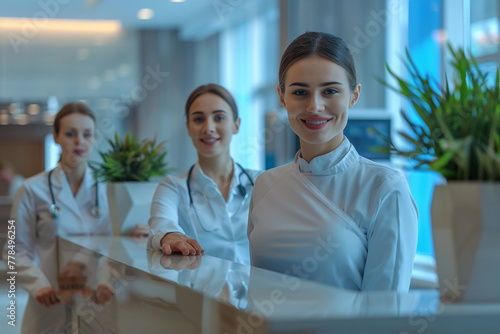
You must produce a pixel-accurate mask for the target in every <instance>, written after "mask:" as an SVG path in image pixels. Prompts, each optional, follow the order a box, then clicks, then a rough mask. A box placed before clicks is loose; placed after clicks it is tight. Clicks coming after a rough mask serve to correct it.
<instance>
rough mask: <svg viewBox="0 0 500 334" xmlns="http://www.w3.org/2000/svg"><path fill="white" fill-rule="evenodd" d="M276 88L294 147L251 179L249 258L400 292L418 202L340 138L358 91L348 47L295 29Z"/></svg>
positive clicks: (392, 173)
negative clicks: (288, 156) (282, 161)
mask: <svg viewBox="0 0 500 334" xmlns="http://www.w3.org/2000/svg"><path fill="white" fill-rule="evenodd" d="M277 88H278V94H279V98H280V102H281V105H282V106H283V107H284V108H285V109H286V110H287V112H288V121H289V123H290V126H291V128H292V130H293V131H294V132H295V133H296V134H297V135H298V136H299V139H300V150H299V152H297V154H296V156H295V161H294V162H292V163H290V164H287V165H285V166H281V167H277V168H275V169H272V170H269V171H266V172H264V173H263V174H261V175H260V176H259V178H258V179H257V181H256V182H255V189H254V192H253V194H252V201H251V204H250V214H249V221H248V237H249V240H250V253H251V259H252V265H254V266H257V267H261V268H265V269H269V270H274V271H278V272H281V273H284V274H288V275H292V276H298V277H300V278H305V279H311V280H315V281H318V282H322V283H326V284H330V285H333V286H336V287H339V288H346V289H352V290H362V291H366V290H393V291H407V290H408V288H409V285H410V279H411V271H412V267H413V260H414V256H415V251H416V246H417V208H416V206H415V202H414V201H413V198H412V196H411V194H410V190H409V187H408V183H407V182H406V179H405V177H404V176H403V174H402V173H400V172H398V171H397V170H394V169H392V168H390V167H388V166H385V165H381V164H378V163H375V162H372V161H370V160H368V159H365V158H363V157H361V156H359V155H358V153H357V152H356V149H355V148H354V147H353V146H352V145H351V144H350V143H349V140H348V138H346V137H345V136H344V133H343V130H344V128H345V126H346V124H347V118H348V110H349V109H350V108H351V107H353V106H354V105H355V104H356V102H357V101H358V99H359V96H360V94H361V85H360V84H359V83H357V81H356V70H355V66H354V60H353V58H352V55H351V52H350V51H349V48H348V47H347V44H346V43H345V42H344V41H343V40H342V39H340V38H339V37H337V36H333V35H330V34H327V33H317V32H308V33H305V34H303V35H301V36H299V37H298V38H296V39H295V40H294V41H293V42H292V43H291V44H290V45H289V46H288V47H287V49H286V50H285V52H284V54H283V56H282V58H281V63H280V69H279V85H278V87H277ZM283 279H284V280H289V279H290V278H286V276H283ZM293 279H295V278H293V277H292V281H293Z"/></svg>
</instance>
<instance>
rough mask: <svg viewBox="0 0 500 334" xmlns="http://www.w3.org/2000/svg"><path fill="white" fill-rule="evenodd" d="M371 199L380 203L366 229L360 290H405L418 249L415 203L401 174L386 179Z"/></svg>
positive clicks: (408, 283)
mask: <svg viewBox="0 0 500 334" xmlns="http://www.w3.org/2000/svg"><path fill="white" fill-rule="evenodd" d="M376 195H379V196H376ZM374 198H377V200H378V201H380V202H379V205H378V210H377V212H376V216H375V218H374V221H373V224H372V225H371V226H370V228H369V229H368V231H367V232H368V254H367V258H366V264H365V270H364V275H363V283H362V288H361V290H363V291H366V290H393V291H408V289H409V287H410V281H411V273H412V269H413V261H414V259H415V253H416V249H417V239H418V234H417V233H418V232H417V227H418V212H417V206H416V204H415V202H414V200H413V197H412V196H411V193H410V189H409V187H408V183H407V182H406V179H405V178H404V177H403V176H402V175H400V174H398V175H397V177H390V178H389V179H388V180H386V182H384V184H383V185H382V186H381V190H380V192H379V193H378V194H374Z"/></svg>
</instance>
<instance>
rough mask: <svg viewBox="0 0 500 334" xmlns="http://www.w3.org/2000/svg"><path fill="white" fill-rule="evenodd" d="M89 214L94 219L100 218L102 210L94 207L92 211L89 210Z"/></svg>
mask: <svg viewBox="0 0 500 334" xmlns="http://www.w3.org/2000/svg"><path fill="white" fill-rule="evenodd" d="M90 214H91V215H92V216H94V218H99V217H100V216H102V210H101V209H100V208H99V207H98V206H94V207H93V208H92V209H90Z"/></svg>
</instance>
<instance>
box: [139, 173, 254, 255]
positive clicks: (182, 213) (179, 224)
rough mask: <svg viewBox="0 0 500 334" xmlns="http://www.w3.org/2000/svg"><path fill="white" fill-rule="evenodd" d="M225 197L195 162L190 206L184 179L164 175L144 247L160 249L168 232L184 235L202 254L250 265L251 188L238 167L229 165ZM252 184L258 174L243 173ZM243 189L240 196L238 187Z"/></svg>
mask: <svg viewBox="0 0 500 334" xmlns="http://www.w3.org/2000/svg"><path fill="white" fill-rule="evenodd" d="M233 170H234V171H235V172H234V173H233V178H232V180H231V185H230V192H229V198H228V201H227V202H226V201H225V200H224V197H223V196H222V194H221V193H220V191H219V190H218V189H217V184H216V183H215V182H214V181H213V180H212V179H211V178H209V177H208V176H206V175H205V174H204V173H203V170H202V169H201V167H200V165H199V163H196V164H195V166H194V168H193V172H192V175H191V181H190V187H191V196H192V198H193V204H190V200H189V194H188V189H187V182H186V181H187V176H188V173H187V172H186V173H184V174H182V175H180V176H178V177H175V176H167V177H166V178H164V179H163V180H162V181H161V182H160V184H159V185H158V188H157V189H156V192H155V195H154V197H153V203H152V205H151V216H150V218H149V226H150V229H151V232H150V235H149V242H148V247H149V248H151V249H155V250H161V244H160V241H161V239H162V238H163V236H165V234H166V233H169V232H180V233H184V234H186V235H188V236H190V237H191V238H193V239H195V240H197V241H198V242H199V243H200V245H201V247H202V248H203V249H204V250H205V254H208V255H212V256H216V257H219V258H223V259H226V260H231V261H235V262H240V263H244V264H249V263H250V256H249V252H248V239H247V235H246V231H247V219H248V205H249V202H250V195H251V192H252V188H253V187H252V185H251V182H250V180H249V179H248V177H246V176H245V174H243V173H242V171H241V168H239V167H238V166H237V165H236V164H234V163H233ZM246 171H247V173H248V174H249V175H250V178H251V179H252V181H254V180H255V178H256V177H257V175H258V174H259V172H258V171H255V170H248V169H247V170H246ZM240 182H241V185H242V186H243V187H244V188H245V189H246V192H247V196H246V197H243V196H242V195H241V193H240V191H239V190H238V185H239V184H240Z"/></svg>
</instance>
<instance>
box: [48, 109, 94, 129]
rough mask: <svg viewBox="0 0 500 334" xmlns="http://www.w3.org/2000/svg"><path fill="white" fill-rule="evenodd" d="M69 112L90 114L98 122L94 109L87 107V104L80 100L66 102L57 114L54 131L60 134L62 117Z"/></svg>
mask: <svg viewBox="0 0 500 334" xmlns="http://www.w3.org/2000/svg"><path fill="white" fill-rule="evenodd" d="M69 114H81V115H85V116H89V117H90V118H92V119H93V120H94V123H97V122H96V120H95V116H94V113H93V112H92V110H90V108H89V107H87V106H86V105H85V104H83V103H80V102H71V103H68V104H65V105H64V106H63V107H62V108H61V110H59V112H58V113H57V115H56V118H55V119H54V132H55V133H56V134H59V129H60V126H61V119H62V118H63V117H64V116H67V115H69Z"/></svg>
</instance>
